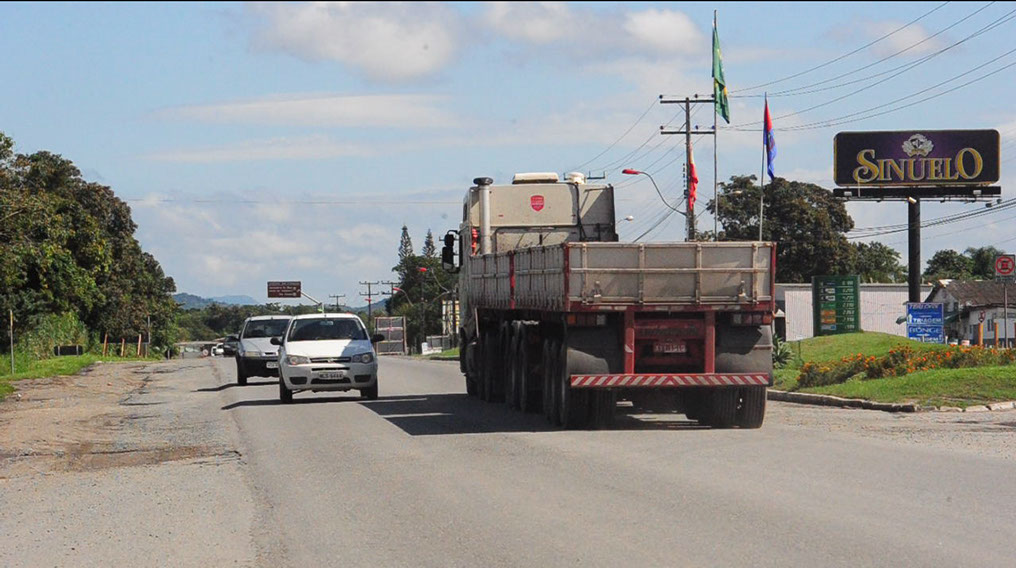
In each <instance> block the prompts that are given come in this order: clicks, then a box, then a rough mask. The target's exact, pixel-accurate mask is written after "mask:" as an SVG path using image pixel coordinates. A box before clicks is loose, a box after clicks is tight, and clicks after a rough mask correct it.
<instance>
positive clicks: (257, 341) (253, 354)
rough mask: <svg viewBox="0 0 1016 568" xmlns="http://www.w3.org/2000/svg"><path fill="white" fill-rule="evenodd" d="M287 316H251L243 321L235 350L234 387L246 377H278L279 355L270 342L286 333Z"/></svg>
mask: <svg viewBox="0 0 1016 568" xmlns="http://www.w3.org/2000/svg"><path fill="white" fill-rule="evenodd" d="M287 325H289V316H253V317H249V318H247V319H246V320H244V322H243V327H242V328H241V329H240V336H239V337H238V338H237V342H238V344H237V350H236V384H238V385H245V384H247V379H248V378H249V377H277V376H279V356H278V353H277V349H276V348H275V346H274V345H273V344H272V343H271V339H272V338H273V337H279V336H281V335H282V334H283V333H285V332H286V326H287Z"/></svg>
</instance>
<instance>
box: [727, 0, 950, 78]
mask: <svg viewBox="0 0 1016 568" xmlns="http://www.w3.org/2000/svg"><path fill="white" fill-rule="evenodd" d="M948 3H949V2H943V3H941V4H939V5H938V6H936V7H934V8H932V9H931V10H929V11H927V12H925V13H924V14H922V15H920V16H918V17H917V18H915V19H913V20H911V21H910V22H908V23H906V24H904V25H902V26H900V27H898V28H896V29H895V30H893V31H891V32H889V33H887V34H885V35H883V36H882V37H879V38H878V39H875V40H874V41H871V42H869V43H867V44H865V45H862V46H861V47H859V48H857V49H855V50H853V51H851V52H849V53H845V54H843V55H841V56H839V57H836V58H834V59H831V60H829V61H826V62H825V63H822V64H820V65H816V66H815V67H812V68H811V69H806V70H804V71H801V72H799V73H794V74H792V75H788V76H786V77H782V78H780V79H776V80H773V81H769V82H767V83H761V84H759V85H755V86H752V87H744V88H742V89H735V90H733V91H731V93H739V92H743V91H754V90H757V89H761V88H762V87H768V86H769V85H775V84H777V83H782V82H784V81H789V80H790V79H794V78H797V77H800V76H802V75H807V74H808V73H811V72H812V71H818V70H819V69H822V68H823V67H827V66H829V65H832V64H833V63H836V62H837V61H841V60H843V59H845V58H847V57H850V56H851V55H854V54H855V53H858V52H861V51H864V50H865V49H868V48H869V47H871V46H873V45H875V44H876V43H878V42H880V41H882V40H884V39H887V38H889V37H891V36H893V35H895V34H896V33H898V32H900V31H902V30H904V29H906V28H908V27H910V26H912V25H914V24H916V23H917V22H919V21H921V20H923V19H924V18H926V17H928V16H930V15H931V14H933V13H935V12H937V11H938V10H940V9H941V8H943V7H944V6H945V5H946V4H948Z"/></svg>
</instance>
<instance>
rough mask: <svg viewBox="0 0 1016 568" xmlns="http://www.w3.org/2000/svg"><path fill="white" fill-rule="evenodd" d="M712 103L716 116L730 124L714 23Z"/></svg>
mask: <svg viewBox="0 0 1016 568" xmlns="http://www.w3.org/2000/svg"><path fill="white" fill-rule="evenodd" d="M713 99H715V100H716V102H715V103H713V104H714V105H715V107H716V114H718V115H720V116H722V117H723V120H726V121H727V124H730V102H729V101H728V100H727V80H726V79H724V78H723V54H722V53H720V34H719V33H718V32H717V31H716V21H715V20H714V21H713Z"/></svg>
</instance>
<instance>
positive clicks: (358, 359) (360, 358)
mask: <svg viewBox="0 0 1016 568" xmlns="http://www.w3.org/2000/svg"><path fill="white" fill-rule="evenodd" d="M350 359H351V360H352V361H353V362H354V363H371V362H373V361H374V354H373V353H360V354H359V355H353V356H352V357H350Z"/></svg>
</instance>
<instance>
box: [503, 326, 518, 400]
mask: <svg viewBox="0 0 1016 568" xmlns="http://www.w3.org/2000/svg"><path fill="white" fill-rule="evenodd" d="M507 345H508V348H507V349H506V350H505V353H504V355H505V356H504V369H505V375H506V377H505V381H504V401H505V402H506V403H508V407H509V408H513V409H518V408H519V365H518V355H519V326H518V323H515V322H512V324H511V326H510V327H509V328H508V342H507Z"/></svg>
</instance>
